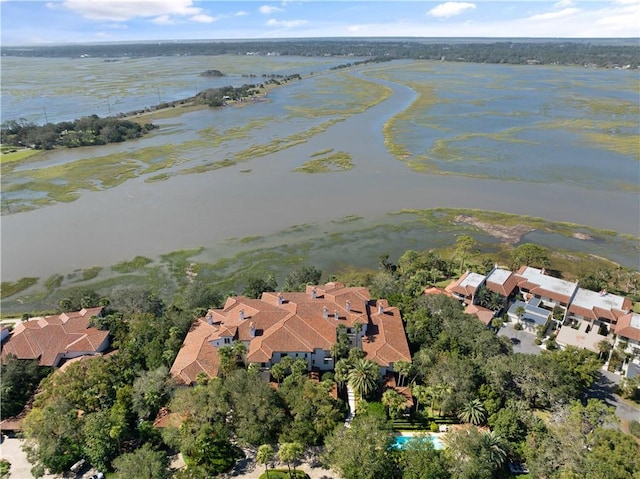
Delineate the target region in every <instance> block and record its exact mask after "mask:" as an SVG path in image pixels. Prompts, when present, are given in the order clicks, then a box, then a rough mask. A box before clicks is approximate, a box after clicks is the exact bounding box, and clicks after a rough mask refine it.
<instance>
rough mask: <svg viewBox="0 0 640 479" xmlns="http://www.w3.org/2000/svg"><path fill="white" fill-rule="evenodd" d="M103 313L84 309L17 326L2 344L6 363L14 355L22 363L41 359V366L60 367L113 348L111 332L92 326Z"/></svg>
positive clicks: (92, 309)
mask: <svg viewBox="0 0 640 479" xmlns="http://www.w3.org/2000/svg"><path fill="white" fill-rule="evenodd" d="M102 309H103V308H102V307H99V308H90V309H81V310H80V311H74V312H68V313H62V314H59V315H53V316H45V317H43V318H31V319H30V320H28V321H23V322H21V323H18V324H16V325H15V327H14V328H13V331H12V332H11V335H10V336H9V338H7V339H6V340H5V341H4V342H3V343H2V360H3V361H4V359H5V358H6V357H7V355H9V354H12V355H14V356H16V357H17V358H18V359H38V360H39V362H40V365H41V366H53V367H56V366H58V365H59V364H60V363H61V362H62V361H63V360H64V359H71V358H77V357H79V356H86V355H94V354H97V353H100V352H102V351H104V350H105V349H107V347H108V346H109V331H100V330H99V329H97V328H93V327H91V326H90V325H89V320H90V319H91V318H92V317H93V316H99V315H100V314H102Z"/></svg>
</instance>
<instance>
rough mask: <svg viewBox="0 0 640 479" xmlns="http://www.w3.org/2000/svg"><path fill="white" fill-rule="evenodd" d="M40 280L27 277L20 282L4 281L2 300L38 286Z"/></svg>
mask: <svg viewBox="0 0 640 479" xmlns="http://www.w3.org/2000/svg"><path fill="white" fill-rule="evenodd" d="M39 280H40V278H33V277H25V278H20V279H19V280H18V281H13V282H12V281H2V283H1V284H0V298H1V299H4V298H8V297H10V296H13V295H14V294H17V293H20V292H22V291H24V290H26V289H29V288H30V287H31V286H33V285H34V284H36V283H37V282H38V281H39Z"/></svg>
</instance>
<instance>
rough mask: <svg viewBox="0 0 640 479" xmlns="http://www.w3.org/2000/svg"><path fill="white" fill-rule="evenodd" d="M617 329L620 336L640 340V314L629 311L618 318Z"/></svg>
mask: <svg viewBox="0 0 640 479" xmlns="http://www.w3.org/2000/svg"><path fill="white" fill-rule="evenodd" d="M615 331H616V334H617V335H618V336H622V337H623V338H627V339H632V340H634V341H639V342H640V314H638V313H629V314H625V315H624V316H621V317H620V318H618V322H617V324H616V326H615Z"/></svg>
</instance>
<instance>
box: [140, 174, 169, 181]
mask: <svg viewBox="0 0 640 479" xmlns="http://www.w3.org/2000/svg"><path fill="white" fill-rule="evenodd" d="M168 179H169V174H168V173H160V174H159V175H154V176H150V177H149V178H145V179H144V182H145V183H155V182H157V181H165V180H168Z"/></svg>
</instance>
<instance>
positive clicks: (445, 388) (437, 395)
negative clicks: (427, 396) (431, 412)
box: [433, 383, 451, 416]
mask: <svg viewBox="0 0 640 479" xmlns="http://www.w3.org/2000/svg"><path fill="white" fill-rule="evenodd" d="M447 394H451V386H449V385H448V384H446V383H440V384H436V386H435V387H434V388H433V399H435V400H436V402H437V403H438V416H442V401H443V400H444V398H445V396H446V395H447Z"/></svg>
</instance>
